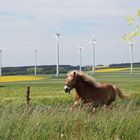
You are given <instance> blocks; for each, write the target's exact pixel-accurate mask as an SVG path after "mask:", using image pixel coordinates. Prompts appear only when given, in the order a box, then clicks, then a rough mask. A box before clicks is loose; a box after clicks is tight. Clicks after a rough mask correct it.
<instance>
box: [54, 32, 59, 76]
mask: <svg viewBox="0 0 140 140" xmlns="http://www.w3.org/2000/svg"><path fill="white" fill-rule="evenodd" d="M59 36H60V34H59V33H56V34H55V35H54V37H55V38H56V45H57V50H56V76H57V77H58V76H59Z"/></svg>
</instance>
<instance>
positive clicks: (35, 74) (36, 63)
mask: <svg viewBox="0 0 140 140" xmlns="http://www.w3.org/2000/svg"><path fill="white" fill-rule="evenodd" d="M36 74H37V50H35V75H36Z"/></svg>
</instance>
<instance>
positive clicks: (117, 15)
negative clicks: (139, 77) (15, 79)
mask: <svg viewBox="0 0 140 140" xmlns="http://www.w3.org/2000/svg"><path fill="white" fill-rule="evenodd" d="M138 9H140V2H139V0H118V1H116V0H104V1H103V0H98V1H95V0H70V1H69V0H59V1H56V0H12V1H11V0H4V1H2V0H0V49H2V50H3V66H25V65H34V50H35V49H37V50H38V64H39V65H51V64H56V40H55V39H54V38H53V34H55V33H56V32H59V33H60V34H61V36H60V64H69V65H79V49H78V48H79V46H81V47H82V48H83V49H82V65H91V63H92V60H91V58H92V48H91V45H90V44H89V40H90V39H91V38H92V35H93V34H94V37H95V39H96V42H97V45H96V65H97V64H103V65H108V64H112V63H126V62H129V47H128V44H123V43H122V40H121V36H122V35H123V34H125V33H128V32H129V31H131V30H133V28H132V27H129V26H128V25H127V22H126V19H125V18H126V17H127V16H128V15H132V16H133V15H135V12H136V10H138ZM135 42H136V44H135V48H134V62H139V61H140V55H139V54H140V42H139V39H137V40H135Z"/></svg>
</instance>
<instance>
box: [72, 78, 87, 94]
mask: <svg viewBox="0 0 140 140" xmlns="http://www.w3.org/2000/svg"><path fill="white" fill-rule="evenodd" d="M87 88H89V86H88V84H87V83H85V82H84V81H83V80H78V83H77V85H76V87H75V89H76V92H77V94H78V95H80V96H83V95H84V94H85V92H86V89H87Z"/></svg>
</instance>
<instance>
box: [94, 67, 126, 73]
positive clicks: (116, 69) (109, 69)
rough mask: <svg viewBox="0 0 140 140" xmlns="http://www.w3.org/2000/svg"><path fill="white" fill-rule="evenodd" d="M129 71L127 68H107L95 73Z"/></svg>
mask: <svg viewBox="0 0 140 140" xmlns="http://www.w3.org/2000/svg"><path fill="white" fill-rule="evenodd" d="M123 70H129V68H107V69H99V70H96V72H116V71H123Z"/></svg>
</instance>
